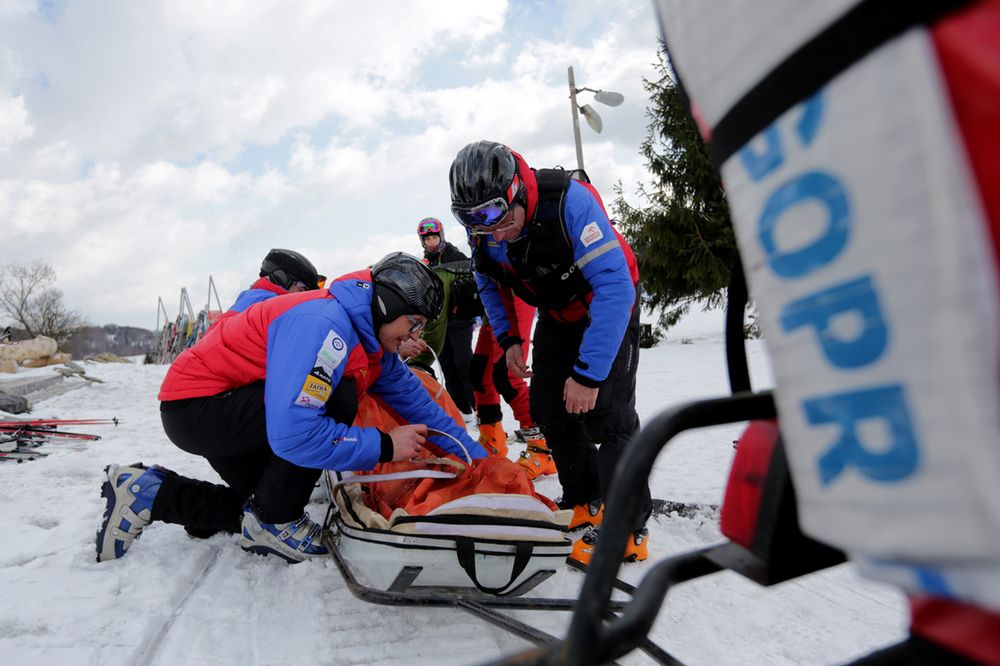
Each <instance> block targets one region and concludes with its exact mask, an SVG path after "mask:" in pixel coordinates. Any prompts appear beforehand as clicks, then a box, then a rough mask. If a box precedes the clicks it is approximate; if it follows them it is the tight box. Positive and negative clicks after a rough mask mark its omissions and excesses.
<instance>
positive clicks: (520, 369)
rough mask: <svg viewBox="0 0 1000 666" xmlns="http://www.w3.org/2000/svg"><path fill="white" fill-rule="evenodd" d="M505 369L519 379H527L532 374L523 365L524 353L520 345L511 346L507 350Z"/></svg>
mask: <svg viewBox="0 0 1000 666" xmlns="http://www.w3.org/2000/svg"><path fill="white" fill-rule="evenodd" d="M507 369H508V370H510V371H511V372H513V373H514V376H515V377H520V378H521V379H527V378H528V377H531V376H532V375H533V374H534V373H533V372H531V370H528V366H527V365H525V363H524V351H523V350H522V349H521V345H511V346H510V347H508V348H507Z"/></svg>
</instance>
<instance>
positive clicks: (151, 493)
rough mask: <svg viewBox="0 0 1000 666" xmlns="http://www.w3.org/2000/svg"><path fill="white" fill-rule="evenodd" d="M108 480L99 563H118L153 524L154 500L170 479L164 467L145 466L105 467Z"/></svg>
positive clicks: (99, 540)
mask: <svg viewBox="0 0 1000 666" xmlns="http://www.w3.org/2000/svg"><path fill="white" fill-rule="evenodd" d="M104 473H105V474H106V475H107V480H106V481H105V482H104V485H103V486H101V496H102V497H104V499H105V500H106V501H107V506H105V508H104V517H103V518H102V519H101V529H99V530H98V531H97V561H98V562H105V561H107V560H116V559H118V558H119V557H121V556H122V555H124V554H125V552H126V551H127V550H128V549H129V546H131V545H132V542H133V541H135V540H136V539H138V538H139V535H140V534H142V528H144V527H145V526H146V525H149V521H150V514H151V513H152V511H153V500H154V499H155V498H156V493H157V492H159V490H160V484H161V483H163V479H165V478H166V470H164V469H163V468H162V467H146V466H145V465H143V464H142V463H135V464H134V465H128V466H121V467H119V466H118V465H108V466H107V467H105V468H104Z"/></svg>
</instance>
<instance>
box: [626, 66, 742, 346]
mask: <svg viewBox="0 0 1000 666" xmlns="http://www.w3.org/2000/svg"><path fill="white" fill-rule="evenodd" d="M658 58H659V63H658V65H657V71H658V73H659V74H660V75H661V76H660V78H659V80H657V81H649V80H647V79H644V80H643V87H644V88H645V89H646V91H647V92H649V93H650V98H651V100H650V101H651V105H650V106H649V107H648V108H647V110H646V116H647V117H648V118H649V126H648V128H647V132H646V139H645V141H643V143H642V146H641V149H640V153H641V154H642V156H643V157H644V158H645V159H646V167H647V169H648V170H649V171H650V173H652V174H653V177H654V180H655V182H654V184H653V187H651V188H645V187H641V188H640V190H639V195H640V196H641V197H642V198H643V199H645V201H646V202H647V203H648V205H646V206H644V207H639V208H635V207H632V206H630V205H629V204H628V203H626V201H625V199H624V196H623V193H622V189H621V185H619V186H618V187H617V188H616V190H617V197H616V199H615V202H614V204H613V209H614V211H615V214H616V216H617V217H618V219H619V224H620V227H621V229H622V233H623V235H624V236H625V238H626V239H627V240H628V242H629V244H630V245H631V246H632V249H633V250H634V251H635V254H636V259H637V260H638V262H639V273H640V276H641V278H642V286H643V292H644V302H645V304H646V306H647V307H651V308H652V309H653V311H654V312H659V313H660V318H659V325H660V326H661V327H663V328H669V327H670V326H672V325H674V324H675V323H677V320H678V319H680V317H681V316H682V315H683V314H684V313H686V312H687V311H688V310H689V309H690V307H691V305H692V304H695V303H701V304H702V305H703V307H705V308H706V309H708V308H714V307H718V306H720V305H722V304H723V303H724V302H725V297H726V288H727V286H728V285H729V276H730V272H731V269H732V266H733V261H734V259H735V257H736V252H737V250H736V239H735V237H734V235H733V229H732V226H731V224H730V221H729V205H728V204H727V203H726V198H725V195H724V194H723V190H722V183H721V182H720V180H719V175H718V172H717V171H716V169H715V166H714V165H713V164H712V161H711V159H710V158H709V156H708V151H707V150H706V149H705V144H704V143H703V142H702V140H701V137H700V135H699V134H698V130H697V128H696V127H695V125H694V123H693V122H692V120H691V118H690V116H689V115H688V112H687V109H685V107H684V103H683V101H682V100H681V97H680V94H679V92H678V89H677V86H676V85H675V84H674V81H673V79H672V78H671V75H670V71H669V67H668V65H667V62H666V59H665V51H664V50H663V49H662V48H661V49H660V51H659V53H658Z"/></svg>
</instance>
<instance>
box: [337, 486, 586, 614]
mask: <svg viewBox="0 0 1000 666" xmlns="http://www.w3.org/2000/svg"><path fill="white" fill-rule="evenodd" d="M362 481H365V482H368V481H369V479H368V477H367V476H358V477H347V478H343V477H340V476H339V475H337V474H335V473H327V475H326V477H325V483H326V486H327V490H328V493H329V495H330V511H329V512H328V515H327V519H326V528H327V529H328V531H329V533H330V538H329V541H331V542H332V547H331V552H334V553H335V557H336V558H337V560H338V565H340V564H341V563H343V565H345V566H349V567H350V568H351V569H352V578H354V579H355V580H357V581H359V582H360V583H361V584H364V585H366V586H368V587H370V588H372V589H376V590H382V591H386V592H390V591H391V592H413V591H416V590H420V589H433V590H450V591H451V592H453V593H455V594H459V593H461V594H473V595H475V593H477V592H478V593H481V594H485V595H498V596H520V595H522V594H524V593H525V592H527V591H529V590H531V589H534V588H535V587H536V586H537V585H538V584H539V583H541V582H542V581H544V580H545V579H546V578H548V577H549V576H551V575H552V574H554V573H555V572H556V570H557V569H558V568H559V566H560V565H562V563H563V562H564V561H565V559H566V556H567V555H569V552H570V549H571V548H572V542H571V541H570V539H569V537H568V530H567V525H568V522H569V521H568V518H569V516H568V515H562V514H564V513H565V512H556V513H553V512H552V511H551V510H550V509H549V508H548V507H547V506H545V505H544V504H543V503H542V502H540V501H539V500H537V499H535V498H533V497H528V496H524V495H499V494H480V495H469V496H466V497H461V498H458V499H456V500H453V501H451V502H448V503H446V504H443V505H442V506H440V507H438V508H436V509H434V510H433V511H431V512H430V513H429V514H428V515H413V516H411V515H408V514H406V512H404V511H402V510H397V511H396V512H394V513H393V515H392V517H391V518H390V519H386V518H385V517H383V516H382V515H381V514H379V513H378V512H376V511H373V510H372V509H370V508H369V507H368V506H366V504H365V502H364V499H363V493H362V490H361V487H360V485H361V483H362ZM328 545H329V544H328Z"/></svg>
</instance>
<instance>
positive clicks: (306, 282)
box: [229, 248, 326, 312]
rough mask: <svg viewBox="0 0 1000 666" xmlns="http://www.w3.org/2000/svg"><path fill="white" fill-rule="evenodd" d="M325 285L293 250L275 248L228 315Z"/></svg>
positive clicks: (265, 258)
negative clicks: (257, 275)
mask: <svg viewBox="0 0 1000 666" xmlns="http://www.w3.org/2000/svg"><path fill="white" fill-rule="evenodd" d="M325 284H326V276H325V275H320V274H319V273H318V272H317V271H316V267H315V266H313V264H312V262H311V261H309V260H308V259H306V258H305V257H304V256H302V255H301V254H299V253H298V252H295V251H294V250H283V249H281V248H275V249H273V250H271V251H270V252H268V253H267V256H266V257H264V261H263V262H261V265H260V277H259V279H258V280H257V281H256V282H254V283H253V284H252V285H250V288H249V289H247V290H246V291H243V292H241V293H240V295H239V296H237V297H236V302H235V303H233V305H232V307H231V308H229V311H230V312H243V311H244V310H246V309H247V308H248V307H250V306H251V305H253V304H254V303H260V302H261V301H264V300H267V299H268V298H272V297H274V296H280V295H282V294H297V293H299V292H302V291H312V290H313V289H322V288H323V286H324V285H325Z"/></svg>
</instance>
